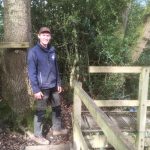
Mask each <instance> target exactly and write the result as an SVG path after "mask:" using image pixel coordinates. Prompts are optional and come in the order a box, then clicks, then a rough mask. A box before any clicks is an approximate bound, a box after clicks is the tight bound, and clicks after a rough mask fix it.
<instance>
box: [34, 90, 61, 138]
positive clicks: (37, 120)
mask: <svg viewBox="0 0 150 150" xmlns="http://www.w3.org/2000/svg"><path fill="white" fill-rule="evenodd" d="M42 93H43V95H44V96H43V99H42V100H36V104H35V107H36V113H35V115H34V135H35V136H42V125H43V120H44V116H45V113H46V108H47V106H48V103H49V102H50V103H51V106H52V129H53V130H60V129H61V107H60V96H59V93H58V92H57V91H56V89H55V88H52V89H44V90H42Z"/></svg>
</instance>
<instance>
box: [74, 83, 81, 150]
mask: <svg viewBox="0 0 150 150" xmlns="http://www.w3.org/2000/svg"><path fill="white" fill-rule="evenodd" d="M80 86H81V84H80ZM73 102H74V105H73V120H74V122H73V146H74V149H75V150H80V147H81V143H80V141H79V138H78V136H79V135H80V134H79V133H78V134H77V132H78V131H77V130H78V128H77V125H75V122H78V123H79V125H78V126H79V127H80V128H81V100H80V97H79V96H78V95H76V94H75V93H74V96H73Z"/></svg>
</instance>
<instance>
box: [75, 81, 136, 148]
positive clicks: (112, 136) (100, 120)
mask: <svg viewBox="0 0 150 150" xmlns="http://www.w3.org/2000/svg"><path fill="white" fill-rule="evenodd" d="M74 92H75V93H76V94H78V95H79V97H80V98H81V99H82V102H83V103H84V104H85V106H86V107H87V109H88V110H89V112H90V113H91V115H92V116H93V118H94V120H95V121H96V122H97V124H98V126H99V127H100V128H101V129H102V131H103V132H104V134H105V136H106V137H107V138H108V141H109V143H110V144H111V145H113V147H114V148H115V149H116V150H136V148H135V146H134V145H133V144H131V142H130V141H128V139H127V138H126V137H125V136H123V135H122V133H121V131H120V129H119V128H118V127H116V126H115V125H114V124H113V122H112V121H111V120H110V119H109V118H108V116H107V115H106V114H105V113H104V112H103V111H102V110H101V109H100V108H98V107H97V106H96V104H95V103H94V101H93V100H92V99H91V98H90V97H89V96H88V95H87V93H86V92H85V91H84V90H83V89H82V88H81V87H80V86H79V85H78V83H76V84H75V87H74Z"/></svg>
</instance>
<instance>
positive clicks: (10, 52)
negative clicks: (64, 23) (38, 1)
mask: <svg viewBox="0 0 150 150" xmlns="http://www.w3.org/2000/svg"><path fill="white" fill-rule="evenodd" d="M30 20H31V18H30V0H28V1H24V0H19V1H17V3H16V1H15V0H5V1H4V41H5V42H15V43H20V42H28V41H30V40H31V28H30V27H31V22H30ZM26 53H27V50H26V49H21V48H18V49H12V48H10V49H5V50H3V54H2V97H3V99H4V100H6V101H7V103H8V104H9V106H10V107H11V108H12V110H13V111H14V112H15V113H17V114H20V115H22V116H23V115H24V114H25V113H26V112H27V110H29V108H30V97H29V95H28V88H27V87H28V80H27V73H26V72H27V71H26Z"/></svg>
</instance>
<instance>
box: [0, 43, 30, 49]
mask: <svg viewBox="0 0 150 150" xmlns="http://www.w3.org/2000/svg"><path fill="white" fill-rule="evenodd" d="M4 48H29V42H0V49H4Z"/></svg>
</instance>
